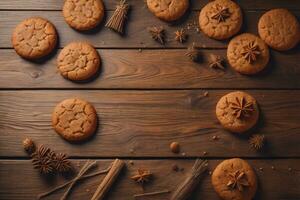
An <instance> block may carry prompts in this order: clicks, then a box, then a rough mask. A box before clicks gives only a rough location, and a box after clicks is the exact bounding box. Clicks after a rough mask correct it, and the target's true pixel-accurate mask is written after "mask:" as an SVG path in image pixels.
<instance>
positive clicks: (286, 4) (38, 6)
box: [0, 0, 300, 10]
mask: <svg viewBox="0 0 300 200" xmlns="http://www.w3.org/2000/svg"><path fill="white" fill-rule="evenodd" d="M103 2H104V5H105V8H106V9H107V10H113V9H114V8H115V4H116V3H117V2H118V0H113V1H112V0H103ZM208 2H209V0H202V1H198V0H191V9H193V10H199V9H201V8H202V7H203V6H204V5H206V4H207V3H208ZM129 3H130V4H131V6H132V8H133V9H139V8H143V7H145V6H146V5H145V3H144V1H143V0H129ZM237 3H238V4H239V5H240V6H241V7H242V8H243V9H247V10H252V9H254V10H257V9H271V8H279V7H283V8H287V9H293V10H295V9H298V10H299V9H300V3H299V1H295V0H285V1H282V0H265V1H253V0H240V1H237ZM62 5H63V1H62V0H27V1H24V0H10V1H0V10H25V9H27V10H61V9H62Z"/></svg>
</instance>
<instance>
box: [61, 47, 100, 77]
mask: <svg viewBox="0 0 300 200" xmlns="http://www.w3.org/2000/svg"><path fill="white" fill-rule="evenodd" d="M99 67H100V56H99V54H98V52H97V51H96V50H95V49H94V47H92V46H91V45H90V44H88V43H86V42H72V43H70V44H68V45H67V46H66V47H65V48H63V50H62V51H61V52H60V54H59V56H58V58H57V68H58V71H59V72H60V73H61V75H62V76H63V77H65V78H67V79H70V80H73V81H83V80H87V79H89V78H91V77H93V76H94V75H95V74H96V73H97V72H98V70H99Z"/></svg>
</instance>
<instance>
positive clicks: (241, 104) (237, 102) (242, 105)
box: [216, 91, 259, 133]
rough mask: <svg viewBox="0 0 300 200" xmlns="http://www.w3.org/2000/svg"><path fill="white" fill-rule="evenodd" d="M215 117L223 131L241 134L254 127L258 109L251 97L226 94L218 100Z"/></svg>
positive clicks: (236, 93)
mask: <svg viewBox="0 0 300 200" xmlns="http://www.w3.org/2000/svg"><path fill="white" fill-rule="evenodd" d="M216 116H217V118H218V120H219V122H220V123H221V125H222V126H223V127H224V128H225V129H227V130H229V131H231V132H234V133H243V132H246V131H248V130H249V129H251V128H252V127H254V126H255V125H256V123H257V121H258V118H259V108H258V105H257V102H256V100H255V99H254V98H253V97H252V96H251V95H249V94H247V93H246V92H240V91H236V92H231V93H228V94H226V95H225V96H223V97H222V98H221V99H220V100H219V102H218V103H217V106H216Z"/></svg>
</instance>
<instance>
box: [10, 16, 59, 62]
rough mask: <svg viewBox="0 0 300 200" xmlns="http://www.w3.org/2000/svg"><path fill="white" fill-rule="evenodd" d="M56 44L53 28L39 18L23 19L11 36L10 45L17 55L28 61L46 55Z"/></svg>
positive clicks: (50, 24) (46, 21) (55, 34)
mask: <svg viewBox="0 0 300 200" xmlns="http://www.w3.org/2000/svg"><path fill="white" fill-rule="evenodd" d="M56 43H57V33H56V30H55V27H54V26H53V24H52V23H51V22H49V21H48V20H46V19H43V18H41V17H32V18H28V19H25V20H24V21H22V22H21V23H20V24H18V25H17V26H16V28H15V30H14V32H13V35H12V45H13V47H14V49H15V51H16V52H17V54H19V55H20V56H21V57H23V58H26V59H29V60H33V59H39V58H42V57H44V56H46V55H48V54H49V53H50V52H51V51H52V50H53V49H54V48H55V46H56Z"/></svg>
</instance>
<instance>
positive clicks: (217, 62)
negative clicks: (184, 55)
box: [209, 54, 225, 70]
mask: <svg viewBox="0 0 300 200" xmlns="http://www.w3.org/2000/svg"><path fill="white" fill-rule="evenodd" d="M209 67H210V68H213V69H221V70H224V69H225V67H224V58H222V57H221V56H219V55H215V54H210V60H209Z"/></svg>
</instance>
